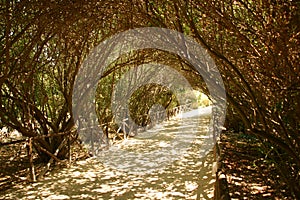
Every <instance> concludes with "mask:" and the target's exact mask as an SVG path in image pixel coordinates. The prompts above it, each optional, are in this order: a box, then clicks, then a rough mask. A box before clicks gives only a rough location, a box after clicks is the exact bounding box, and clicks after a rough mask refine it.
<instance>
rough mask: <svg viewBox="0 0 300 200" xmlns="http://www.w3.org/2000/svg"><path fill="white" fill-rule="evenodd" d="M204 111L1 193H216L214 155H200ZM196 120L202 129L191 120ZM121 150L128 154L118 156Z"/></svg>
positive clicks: (71, 195)
mask: <svg viewBox="0 0 300 200" xmlns="http://www.w3.org/2000/svg"><path fill="white" fill-rule="evenodd" d="M189 114H193V112H190V113H189ZM200 115H201V116H200V117H199V116H189V117H187V116H186V117H185V118H183V119H182V120H183V121H180V120H171V121H169V122H166V123H164V124H163V125H162V126H158V127H156V130H157V131H156V132H155V134H153V135H151V137H149V135H148V136H147V135H144V136H143V135H140V137H139V138H135V139H129V140H128V141H125V142H124V143H122V144H120V145H119V146H117V147H114V148H112V149H111V150H110V151H109V152H108V154H105V155H106V157H102V158H101V155H99V156H100V159H97V158H90V159H87V160H84V161H79V162H77V163H76V164H74V165H72V166H71V167H70V168H64V169H60V170H59V171H56V172H52V174H51V175H48V176H47V177H46V178H45V179H44V180H42V181H40V182H38V183H33V184H28V185H21V186H20V185H19V186H15V187H14V188H12V189H10V190H8V191H6V194H2V195H1V194H0V199H211V198H212V197H213V184H214V177H213V176H212V170H211V169H212V162H213V155H212V153H209V154H207V155H206V156H205V157H204V158H201V157H200V156H199V155H200V151H201V150H203V145H202V142H203V140H204V139H205V137H206V134H207V130H208V129H207V127H208V124H209V115H210V113H209V110H207V109H206V110H202V113H200ZM195 123H196V125H198V127H197V129H194V128H192V126H191V125H193V124H194V125H195ZM182 124H184V126H183V125H182ZM179 133H181V135H178V134H179ZM182 133H184V134H182ZM146 136H147V137H146ZM179 136H180V137H179ZM176 138H177V139H176ZM187 142H189V145H187ZM182 145H183V146H182ZM177 147H180V148H182V147H184V148H183V149H184V151H177V150H175V151H171V149H174V148H175V149H176V148H177ZM120 150H121V151H120ZM178 150H179V149H178ZM120 152H122V154H120ZM124 152H126V155H124ZM178 152H180V153H182V155H179V154H178ZM107 155H110V157H109V158H111V159H107V158H108V157H107ZM117 155H118V156H119V158H122V159H123V160H122V159H119V160H117V161H116V160H115V162H113V160H112V158H117V157H116V156H117ZM136 155H140V157H139V159H137V157H134V156H136ZM104 158H106V160H105V162H103V163H101V162H100V161H99V160H101V159H104ZM143 158H144V160H143ZM163 158H164V159H163ZM166 158H167V159H169V160H166ZM140 160H143V161H140ZM151 160H152V161H153V162H150V161H151ZM130 163H134V164H131V165H130ZM149 163H152V165H149ZM153 163H154V164H153ZM138 164H141V165H140V166H139V165H138ZM122 167H123V168H122ZM120 168H122V169H120ZM128 171H130V172H128Z"/></svg>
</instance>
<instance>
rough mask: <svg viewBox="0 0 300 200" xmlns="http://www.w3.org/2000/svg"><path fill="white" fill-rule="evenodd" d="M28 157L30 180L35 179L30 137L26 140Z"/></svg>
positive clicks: (33, 180)
mask: <svg viewBox="0 0 300 200" xmlns="http://www.w3.org/2000/svg"><path fill="white" fill-rule="evenodd" d="M28 157H29V163H30V169H29V171H30V179H31V181H32V182H35V181H36V176H35V169H34V164H33V155H32V138H31V137H30V138H29V140H28Z"/></svg>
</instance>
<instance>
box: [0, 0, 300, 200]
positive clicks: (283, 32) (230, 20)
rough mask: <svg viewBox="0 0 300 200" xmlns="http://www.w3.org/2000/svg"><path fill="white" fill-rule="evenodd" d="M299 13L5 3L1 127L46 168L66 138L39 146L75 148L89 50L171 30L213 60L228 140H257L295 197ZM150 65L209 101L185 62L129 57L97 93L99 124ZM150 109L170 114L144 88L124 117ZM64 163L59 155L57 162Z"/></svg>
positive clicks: (206, 6)
mask: <svg viewBox="0 0 300 200" xmlns="http://www.w3.org/2000/svg"><path fill="white" fill-rule="evenodd" d="M299 7H300V4H299V2H298V1H293V0H292V1H280V0H274V1H273V0H272V1H271V0H266V1H244V0H236V1H233V0H223V1H220V0H207V1H202V0H187V1H186V0H185V1H183V0H166V1H158V0H131V1H128V0H120V1H112V0H107V1H95V0H92V1H69V0H68V1H62V0H61V1H49V0H47V1H46V0H39V1H27V0H24V1H17V0H14V1H8V0H6V1H2V2H1V11H0V13H1V18H0V26H1V32H0V40H1V44H0V45H1V48H0V57H1V60H0V62H1V70H0V71H1V72H0V73H1V74H0V87H1V93H0V101H1V107H0V126H1V127H8V128H10V129H11V130H13V129H15V130H17V131H19V132H20V133H21V134H22V135H23V136H25V137H29V138H30V137H36V138H37V139H36V140H35V142H34V143H33V145H34V147H35V149H36V151H37V152H38V154H39V158H40V159H41V160H42V161H44V162H47V161H48V160H49V159H50V158H51V154H52V156H53V154H54V153H55V151H56V150H57V148H58V147H59V146H60V144H61V143H62V141H63V140H64V138H65V135H63V134H61V135H58V136H56V137H53V138H52V139H49V138H47V137H42V136H44V135H48V134H56V133H57V134H58V133H70V134H71V135H72V137H71V138H72V140H71V141H70V142H71V143H72V142H74V141H75V140H76V138H77V136H76V130H75V131H74V120H73V113H72V91H73V87H74V82H75V78H76V75H77V73H78V70H79V68H80V66H81V64H82V62H83V60H84V59H85V58H86V57H87V55H88V54H89V52H90V50H91V49H92V48H93V47H95V46H97V45H98V44H99V43H101V42H102V41H104V40H105V39H107V38H108V37H110V36H112V35H114V34H116V33H120V32H122V31H125V30H128V29H133V28H140V27H162V28H168V29H172V30H176V31H179V32H182V33H184V34H186V35H189V36H191V37H192V38H194V39H195V40H196V41H197V42H198V43H199V44H200V45H202V46H203V47H204V48H205V49H207V51H208V52H209V54H210V55H211V56H212V57H213V58H214V60H215V62H216V64H217V66H218V67H219V71H220V73H221V75H222V78H223V81H224V84H225V87H226V98H227V103H228V105H227V115H226V123H225V126H226V128H227V130H232V131H236V132H243V133H245V134H247V135H252V136H255V137H257V138H259V140H260V141H261V142H262V144H263V146H262V151H263V152H264V154H266V158H267V159H268V160H269V161H270V162H272V163H274V164H275V166H276V170H277V171H276V173H278V174H279V177H280V178H281V181H283V182H286V184H287V186H288V189H289V190H290V191H291V193H292V194H293V195H294V197H296V196H298V197H299V196H300V156H299V155H300V115H299V114H300V62H299V55H300V54H299V46H300V30H299V18H300V11H299ZM153 61H155V62H157V63H161V64H166V65H168V66H173V68H174V69H176V70H178V71H179V72H180V73H181V74H183V75H184V77H186V79H187V80H188V81H189V82H190V84H191V85H192V87H193V88H194V89H195V90H198V91H201V92H203V93H205V94H207V95H208V96H209V93H208V90H207V88H206V85H205V83H203V80H202V78H201V76H200V74H199V72H197V71H196V70H195V69H194V68H193V67H191V66H190V64H189V63H188V62H187V61H186V60H183V59H181V58H180V57H178V56H176V55H173V54H171V53H168V52H163V51H160V50H152V49H147V50H141V51H133V52H131V53H130V54H128V55H124V56H123V57H120V58H119V59H118V60H116V61H115V62H114V63H112V64H111V65H110V67H109V68H108V69H107V70H106V71H105V73H104V74H103V77H102V79H101V81H100V83H99V86H98V88H97V91H98V92H97V95H98V96H97V98H96V99H97V102H96V104H97V114H98V118H99V122H101V124H105V123H109V122H111V121H112V115H111V111H110V98H111V95H112V93H111V91H112V88H113V87H114V84H115V82H116V80H118V78H120V75H122V74H123V73H125V72H126V71H128V70H129V69H130V68H132V67H134V66H137V65H140V64H143V63H150V62H153ZM145 91H148V92H149V91H150V92H149V93H148V96H147V94H146V96H145V95H143V94H144V92H145ZM142 98H147V99H148V102H147V103H146V106H141V105H140V103H141V101H140V100H141V99H142ZM149 99H150V100H149ZM155 103H160V104H162V105H163V106H165V108H167V107H169V108H173V107H175V106H177V102H176V98H175V97H174V95H173V94H172V93H170V91H168V90H167V89H166V88H164V87H160V86H158V85H147V86H145V87H144V88H140V90H138V91H136V93H134V95H133V96H132V98H131V100H130V109H131V110H132V111H133V112H132V113H133V115H134V114H135V115H136V116H138V115H142V114H144V113H147V112H148V111H149V108H150V107H151V106H152V105H153V104H155ZM143 109H144V110H143ZM134 118H136V120H140V121H138V122H137V123H141V124H143V123H148V122H147V120H148V119H141V118H138V117H134ZM113 128H114V127H113V125H112V127H110V129H113ZM39 136H41V137H39ZM47 152H48V153H47ZM49 152H50V154H49ZM67 156H68V151H67V149H66V148H64V147H63V148H61V149H60V151H59V152H58V155H57V158H58V159H65V158H66V157H67Z"/></svg>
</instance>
